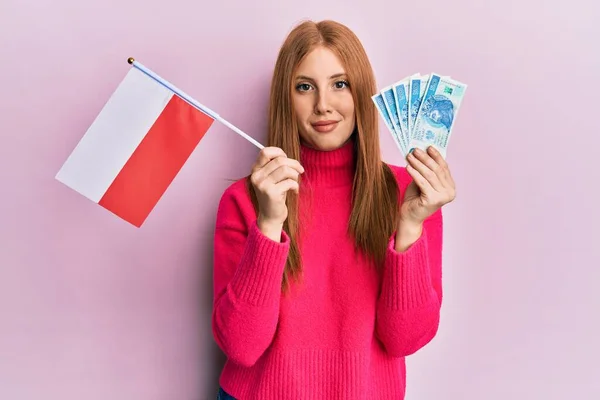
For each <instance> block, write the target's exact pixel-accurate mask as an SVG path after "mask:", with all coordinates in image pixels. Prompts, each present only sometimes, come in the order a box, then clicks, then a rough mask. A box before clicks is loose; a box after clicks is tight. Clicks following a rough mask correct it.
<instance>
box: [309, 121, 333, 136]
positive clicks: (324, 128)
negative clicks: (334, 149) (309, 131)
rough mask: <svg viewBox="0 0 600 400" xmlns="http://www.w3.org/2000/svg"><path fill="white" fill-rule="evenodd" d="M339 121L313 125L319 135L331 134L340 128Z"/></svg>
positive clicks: (321, 122) (320, 122)
mask: <svg viewBox="0 0 600 400" xmlns="http://www.w3.org/2000/svg"><path fill="white" fill-rule="evenodd" d="M338 123H339V122H338V121H319V122H315V123H314V124H312V127H313V129H314V130H315V131H317V132H319V133H327V132H331V131H332V130H334V129H335V128H336V127H337V126H338Z"/></svg>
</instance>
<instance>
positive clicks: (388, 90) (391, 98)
mask: <svg viewBox="0 0 600 400" xmlns="http://www.w3.org/2000/svg"><path fill="white" fill-rule="evenodd" d="M380 93H381V97H382V98H383V103H384V104H385V109H386V111H387V112H388V115H389V116H390V120H391V121H392V127H393V128H394V131H395V132H396V137H398V138H399V139H400V145H401V146H402V150H403V152H404V153H405V154H406V148H407V147H408V140H405V138H404V135H403V132H402V128H401V126H400V119H399V116H398V107H397V106H396V96H395V94H394V90H393V88H392V86H387V87H385V88H383V89H381V92H380Z"/></svg>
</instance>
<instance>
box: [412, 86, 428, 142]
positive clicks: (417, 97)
mask: <svg viewBox="0 0 600 400" xmlns="http://www.w3.org/2000/svg"><path fill="white" fill-rule="evenodd" d="M428 81H429V75H422V76H420V75H414V76H412V77H411V78H410V95H409V96H408V132H409V136H410V139H412V128H413V126H415V120H416V119H417V114H418V112H419V107H420V106H421V101H422V100H423V95H424V94H425V88H426V87H427V82H428Z"/></svg>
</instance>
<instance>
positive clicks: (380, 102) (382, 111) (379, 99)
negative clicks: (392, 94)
mask: <svg viewBox="0 0 600 400" xmlns="http://www.w3.org/2000/svg"><path fill="white" fill-rule="evenodd" d="M371 99H372V100H373V103H375V107H376V108H377V111H378V112H379V115H380V116H381V118H382V119H383V122H384V123H385V126H386V127H387V128H388V130H389V131H390V133H391V134H392V137H393V138H394V142H395V143H396V145H397V146H398V148H399V149H400V151H401V152H402V154H406V145H407V144H408V143H407V144H406V145H403V143H402V141H401V139H400V137H399V135H398V133H397V132H396V130H395V129H394V125H393V123H392V117H391V116H390V113H389V112H388V111H387V108H386V106H385V101H384V99H383V95H382V94H381V93H377V94H375V95H373V96H371Z"/></svg>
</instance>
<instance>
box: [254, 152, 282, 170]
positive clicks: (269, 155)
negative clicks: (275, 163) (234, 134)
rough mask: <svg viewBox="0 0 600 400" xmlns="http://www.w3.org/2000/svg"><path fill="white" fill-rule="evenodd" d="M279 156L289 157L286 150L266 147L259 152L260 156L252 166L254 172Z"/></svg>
mask: <svg viewBox="0 0 600 400" xmlns="http://www.w3.org/2000/svg"><path fill="white" fill-rule="evenodd" d="M277 157H287V155H286V154H285V152H284V151H283V150H282V149H280V148H279V147H265V148H263V149H262V150H261V151H260V153H258V157H257V159H256V162H255V163H254V165H253V166H252V173H254V172H256V171H257V170H259V169H260V168H263V167H264V166H265V165H267V163H268V162H269V161H271V160H273V159H274V158H277Z"/></svg>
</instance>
